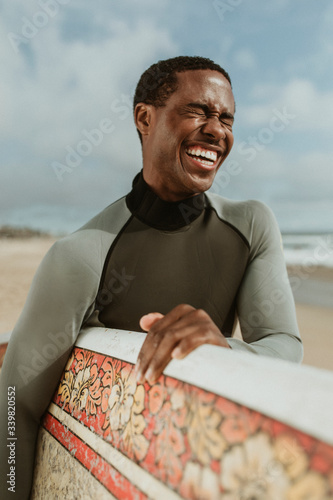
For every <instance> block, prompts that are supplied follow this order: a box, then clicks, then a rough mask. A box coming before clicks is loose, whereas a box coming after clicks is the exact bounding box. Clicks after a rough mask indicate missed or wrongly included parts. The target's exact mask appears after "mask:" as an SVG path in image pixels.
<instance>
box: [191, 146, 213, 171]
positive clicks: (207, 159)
mask: <svg viewBox="0 0 333 500" xmlns="http://www.w3.org/2000/svg"><path fill="white" fill-rule="evenodd" d="M185 152H186V154H187V156H189V157H190V158H192V160H195V161H196V162H198V163H199V164H201V165H203V166H206V167H213V166H214V165H215V163H216V160H217V156H218V155H217V152H216V151H212V150H210V149H205V148H203V147H202V146H192V147H189V148H186V150H185Z"/></svg>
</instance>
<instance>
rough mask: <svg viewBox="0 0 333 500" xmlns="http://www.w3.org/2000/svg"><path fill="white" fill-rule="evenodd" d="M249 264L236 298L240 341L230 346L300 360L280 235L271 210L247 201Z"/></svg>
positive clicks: (297, 335) (301, 349)
mask: <svg viewBox="0 0 333 500" xmlns="http://www.w3.org/2000/svg"><path fill="white" fill-rule="evenodd" d="M248 217H249V220H250V225H251V232H250V234H251V244H250V256H249V264H248V267H247V269H246V272H245V275H244V278H243V280H242V283H241V286H240V290H239V293H238V299H237V314H238V319H239V323H240V327H241V332H242V336H243V340H244V341H241V340H238V339H232V338H231V339H228V342H229V345H230V347H231V348H232V349H235V350H241V351H247V352H252V353H256V354H262V355H266V356H272V357H275V358H282V359H286V360H290V361H296V362H300V361H301V360H302V357H303V347H302V342H301V339H300V335H299V331H298V326H297V320H296V312H295V304H294V299H293V295H292V291H291V287H290V284H289V280H288V275H287V269H286V265H285V260H284V256H283V250H282V240H281V234H280V231H279V228H278V225H277V222H276V220H275V217H274V215H273V214H272V212H271V211H270V209H269V208H268V207H267V206H266V205H264V204H262V203H260V202H250V207H249V213H248Z"/></svg>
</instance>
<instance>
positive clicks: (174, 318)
mask: <svg viewBox="0 0 333 500" xmlns="http://www.w3.org/2000/svg"><path fill="white" fill-rule="evenodd" d="M193 311H195V308H194V307H192V306H190V305H188V304H180V305H179V306H176V307H174V308H173V309H171V311H170V312H168V313H167V314H166V315H165V316H164V317H163V318H161V319H160V320H159V321H158V322H157V321H156V322H155V323H154V324H153V325H152V327H151V328H150V331H152V332H154V333H155V332H158V331H162V330H166V329H167V328H168V327H170V326H171V325H174V324H175V323H177V322H178V321H179V320H180V319H182V318H183V317H184V316H187V314H189V313H191V312H193Z"/></svg>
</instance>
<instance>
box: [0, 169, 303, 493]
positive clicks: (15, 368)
mask: <svg viewBox="0 0 333 500" xmlns="http://www.w3.org/2000/svg"><path fill="white" fill-rule="evenodd" d="M181 303H187V304H191V305H192V306H194V307H196V308H202V309H204V310H205V311H206V312H207V313H208V314H209V315H210V316H211V318H212V319H213V321H214V322H215V323H216V324H217V325H218V327H219V328H220V330H221V332H222V333H223V335H224V336H225V337H227V338H228V342H229V345H230V347H231V348H232V349H234V350H240V351H247V352H250V353H255V354H262V355H267V356H272V357H276V358H282V359H287V360H290V361H296V362H300V361H301V359H302V343H301V340H300V337H299V333H298V328H297V322H296V317H295V308H294V301H293V296H292V292H291V289H290V286H289V281H288V277H287V272H286V267H285V263H284V257H283V252H282V248H281V237H280V232H279V230H278V227H277V223H276V221H275V218H274V216H273V215H272V213H271V211H270V210H269V209H268V208H267V207H266V206H265V205H263V204H262V203H260V202H256V201H246V202H234V201H230V200H227V199H224V198H221V197H219V196H216V195H212V194H200V195H197V196H194V197H193V198H189V199H186V200H183V201H181V202H175V203H170V202H166V201H163V200H161V199H160V198H158V197H157V196H156V195H155V194H154V193H153V192H152V191H151V190H150V189H149V187H148V186H147V184H146V183H145V181H144V180H143V176H142V174H141V173H140V174H138V176H137V177H136V178H135V180H134V183H133V189H132V191H131V192H130V193H129V194H128V195H127V196H126V197H124V198H121V199H120V200H118V201H116V202H115V203H113V204H112V205H110V206H109V207H107V208H106V209H105V210H104V211H102V212H101V213H100V214H99V215H97V216H96V217H94V218H93V219H92V220H91V221H90V222H88V223H87V224H86V225H85V226H83V227H82V228H81V229H80V230H78V231H77V232H75V233H73V234H72V235H70V236H68V237H65V238H63V239H61V240H59V241H57V242H56V243H55V244H54V245H53V247H52V248H51V249H50V250H49V252H48V253H47V255H46V256H45V258H44V260H43V262H42V264H41V265H40V267H39V269H38V271H37V273H36V276H35V278H34V281H33V284H32V287H31V290H30V292H29V295H28V299H27V302H26V305H25V307H24V309H23V312H22V314H21V316H20V318H19V321H18V323H17V325H16V326H15V329H14V331H13V334H12V338H11V340H10V344H9V346H8V350H7V353H6V356H5V362H4V366H3V370H2V374H1V384H0V388H1V401H0V409H1V433H0V439H1V441H0V446H1V448H0V457H1V478H0V483H1V498H3V499H6V498H13V497H14V498H19V499H20V500H22V499H25V498H28V496H29V491H30V488H31V478H32V470H33V461H34V450H35V442H36V437H37V432H38V426H39V422H40V418H41V416H42V414H43V412H44V411H45V410H46V408H47V406H48V404H49V402H50V400H51V398H52V395H53V392H54V390H55V388H56V386H57V383H58V380H59V378H60V376H61V373H62V370H63V368H64V366H65V363H66V360H67V358H68V356H69V353H70V351H71V349H72V346H73V344H74V342H75V340H76V338H77V335H78V333H79V331H80V329H81V328H82V327H83V326H98V325H99V326H106V327H110V328H119V329H131V330H140V327H139V319H140V317H141V316H142V315H144V314H146V313H149V312H156V311H158V312H161V313H167V312H168V311H169V310H170V309H172V308H173V307H175V306H176V305H178V304H181ZM237 318H238V320H239V323H240V326H241V330H242V335H243V339H244V341H241V340H238V339H234V338H232V337H231V336H232V333H233V331H234V327H235V320H236V319H237ZM8 387H15V394H16V429H15V435H16V437H17V444H16V464H15V471H16V493H15V495H16V496H15V495H14V494H13V493H11V492H9V491H8V487H9V484H7V480H8V476H7V474H8V472H9V467H10V465H9V464H8V448H7V437H8V434H7V432H8V431H7V404H6V402H7V393H8Z"/></svg>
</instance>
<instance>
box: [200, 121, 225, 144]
mask: <svg viewBox="0 0 333 500" xmlns="http://www.w3.org/2000/svg"><path fill="white" fill-rule="evenodd" d="M201 130H202V132H203V133H204V134H205V135H208V136H209V137H210V138H212V139H214V140H217V141H219V140H220V139H225V137H226V131H225V128H224V126H223V124H222V123H221V122H220V120H219V118H218V117H217V116H210V117H208V118H207V120H206V122H205V124H204V125H203V126H202V127H201Z"/></svg>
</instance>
